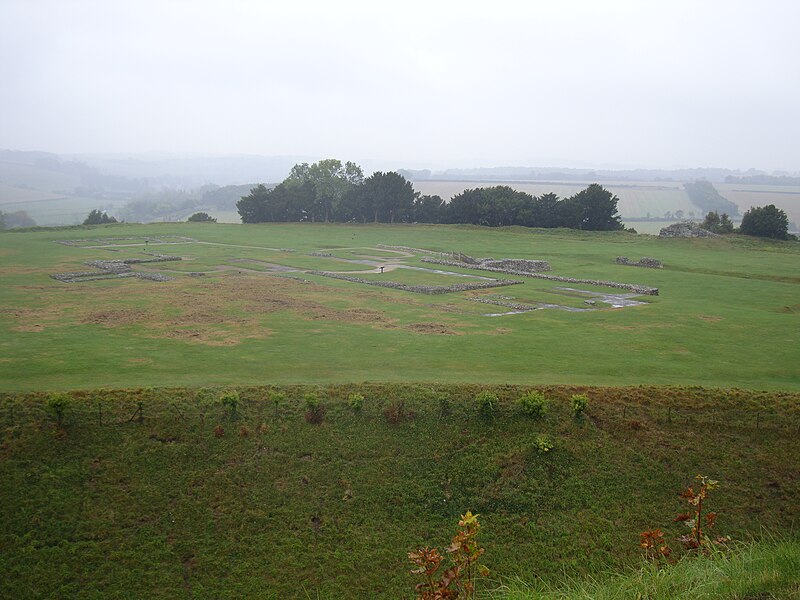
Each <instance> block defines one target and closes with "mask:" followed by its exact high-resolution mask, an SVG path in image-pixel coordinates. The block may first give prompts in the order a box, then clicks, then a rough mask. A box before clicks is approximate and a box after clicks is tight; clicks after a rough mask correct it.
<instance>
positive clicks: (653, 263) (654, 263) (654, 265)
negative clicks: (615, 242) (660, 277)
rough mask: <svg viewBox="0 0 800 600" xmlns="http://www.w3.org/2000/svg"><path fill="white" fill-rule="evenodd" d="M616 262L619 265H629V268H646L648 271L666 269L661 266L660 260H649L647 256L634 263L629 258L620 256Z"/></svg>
mask: <svg viewBox="0 0 800 600" xmlns="http://www.w3.org/2000/svg"><path fill="white" fill-rule="evenodd" d="M615 262H616V263H617V264H618V265H627V266H629V267H646V268H648V269H663V268H664V265H662V264H661V261H660V260H656V259H655V258H648V257H646V256H645V257H643V258H641V259H639V260H637V261H632V260H631V259H630V258H628V257H627V256H618V257H617V260H616V261H615Z"/></svg>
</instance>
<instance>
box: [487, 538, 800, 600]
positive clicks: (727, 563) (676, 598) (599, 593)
mask: <svg viewBox="0 0 800 600" xmlns="http://www.w3.org/2000/svg"><path fill="white" fill-rule="evenodd" d="M491 598H492V599H493V600H631V599H633V598H635V599H640V600H645V599H647V600H683V599H685V598H695V599H697V600H701V599H707V600H748V599H756V598H757V599H759V600H792V599H796V598H800V540H798V539H796V538H795V539H788V538H778V539H774V538H771V537H770V536H767V539H766V540H761V541H757V542H750V543H740V544H736V545H734V546H733V548H732V549H730V550H729V551H726V552H720V553H717V554H714V555H713V556H711V557H709V558H707V557H702V556H701V557H691V558H689V559H687V560H683V561H681V562H680V563H678V564H677V565H675V566H672V567H664V566H663V565H661V566H659V565H653V564H648V565H646V566H644V567H642V568H641V569H639V570H636V571H631V572H629V573H625V574H620V575H616V576H609V575H606V576H605V577H602V576H601V577H600V578H597V579H587V580H572V581H571V582H569V583H567V584H562V585H561V586H560V587H555V586H547V585H541V584H536V583H534V584H528V583H525V582H521V581H520V582H514V583H512V584H511V585H509V586H507V587H504V588H503V589H501V590H499V591H497V592H495V593H493V594H491Z"/></svg>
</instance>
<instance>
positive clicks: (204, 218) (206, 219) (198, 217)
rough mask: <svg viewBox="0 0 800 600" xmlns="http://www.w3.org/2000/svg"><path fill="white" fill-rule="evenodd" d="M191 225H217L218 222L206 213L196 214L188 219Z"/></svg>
mask: <svg viewBox="0 0 800 600" xmlns="http://www.w3.org/2000/svg"><path fill="white" fill-rule="evenodd" d="M186 221H187V222H189V223H216V222H217V220H216V219H215V218H214V217H212V216H211V215H209V214H208V213H206V212H196V213H194V214H193V215H192V216H191V217H189V218H188V219H186Z"/></svg>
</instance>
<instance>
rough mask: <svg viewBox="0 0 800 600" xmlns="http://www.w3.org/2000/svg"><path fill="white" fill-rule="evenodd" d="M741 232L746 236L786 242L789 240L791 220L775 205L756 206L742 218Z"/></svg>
mask: <svg viewBox="0 0 800 600" xmlns="http://www.w3.org/2000/svg"><path fill="white" fill-rule="evenodd" d="M739 231H741V232H742V233H743V234H745V235H753V236H756V237H766V238H773V239H776V240H786V239H789V218H788V217H787V216H786V213H785V212H783V211H782V210H781V209H780V208H777V207H776V206H775V205H774V204H768V205H767V206H754V207H753V208H751V209H750V210H748V211H747V212H746V213H744V215H743V216H742V225H741V227H740V228H739Z"/></svg>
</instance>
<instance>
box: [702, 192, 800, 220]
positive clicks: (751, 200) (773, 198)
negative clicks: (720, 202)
mask: <svg viewBox="0 0 800 600" xmlns="http://www.w3.org/2000/svg"><path fill="white" fill-rule="evenodd" d="M716 187H717V189H718V190H719V193H720V194H722V195H723V196H725V197H726V198H727V199H728V200H730V201H731V202H735V203H736V204H737V205H738V207H739V212H740V213H742V214H744V212H745V211H746V210H748V209H749V208H751V207H753V206H766V205H767V204H774V205H775V206H777V207H778V208H780V209H781V210H783V211H784V212H785V213H786V215H787V216H788V217H789V222H790V223H794V224H795V225H798V226H800V186H786V185H742V184H738V183H726V184H719V185H717V186H716Z"/></svg>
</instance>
